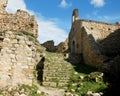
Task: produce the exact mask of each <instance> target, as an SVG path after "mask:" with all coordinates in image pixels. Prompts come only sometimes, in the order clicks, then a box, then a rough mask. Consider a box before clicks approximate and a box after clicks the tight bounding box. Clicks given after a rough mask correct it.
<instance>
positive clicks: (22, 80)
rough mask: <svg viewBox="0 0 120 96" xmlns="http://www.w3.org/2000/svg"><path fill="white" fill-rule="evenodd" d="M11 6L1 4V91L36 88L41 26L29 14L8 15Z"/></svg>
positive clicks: (23, 12)
mask: <svg viewBox="0 0 120 96" xmlns="http://www.w3.org/2000/svg"><path fill="white" fill-rule="evenodd" d="M7 2H8V0H0V87H1V88H2V87H10V86H11V87H12V86H18V85H21V84H28V85H32V82H33V77H34V76H33V68H34V66H35V64H36V63H37V60H36V56H37V55H36V54H37V52H36V50H37V49H36V45H35V43H34V42H35V40H34V39H36V38H37V36H38V25H37V22H36V19H35V16H31V15H30V14H29V13H27V12H26V11H22V10H18V11H17V12H16V13H15V14H9V13H7V12H6V11H5V8H6V6H7ZM22 32H24V33H25V32H26V33H27V35H25V34H22ZM19 33H20V34H19Z"/></svg>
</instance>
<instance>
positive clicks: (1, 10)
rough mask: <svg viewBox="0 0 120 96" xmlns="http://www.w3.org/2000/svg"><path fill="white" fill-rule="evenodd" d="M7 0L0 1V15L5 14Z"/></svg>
mask: <svg viewBox="0 0 120 96" xmlns="http://www.w3.org/2000/svg"><path fill="white" fill-rule="evenodd" d="M7 3H8V0H0V13H2V14H3V13H5V12H6V11H5V8H6V7H7Z"/></svg>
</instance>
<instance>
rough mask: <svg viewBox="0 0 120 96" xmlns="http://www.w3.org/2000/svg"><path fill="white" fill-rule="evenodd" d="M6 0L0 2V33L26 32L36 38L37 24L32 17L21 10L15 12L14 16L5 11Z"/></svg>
mask: <svg viewBox="0 0 120 96" xmlns="http://www.w3.org/2000/svg"><path fill="white" fill-rule="evenodd" d="M7 3H8V0H0V31H3V30H11V31H15V32H16V31H18V32H19V31H26V32H29V33H31V34H33V35H34V36H36V37H37V36H38V24H37V22H36V18H35V16H34V15H32V16H31V15H30V14H29V13H28V12H26V11H23V10H17V12H16V13H15V14H9V13H7V12H6V11H5V9H6V7H7Z"/></svg>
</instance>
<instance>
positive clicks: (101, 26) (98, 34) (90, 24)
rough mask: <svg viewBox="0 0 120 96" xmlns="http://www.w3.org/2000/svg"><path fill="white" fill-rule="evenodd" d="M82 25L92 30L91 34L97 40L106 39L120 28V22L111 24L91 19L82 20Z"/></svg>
mask: <svg viewBox="0 0 120 96" xmlns="http://www.w3.org/2000/svg"><path fill="white" fill-rule="evenodd" d="M80 22H81V23H82V26H84V27H86V28H87V29H88V30H90V33H89V34H92V35H93V37H94V39H95V41H96V42H97V41H99V40H102V39H105V38H106V37H107V36H108V35H110V34H111V33H113V32H114V31H115V30H117V29H119V28H120V25H119V24H110V23H104V22H97V21H91V20H80Z"/></svg>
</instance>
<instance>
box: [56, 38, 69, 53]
mask: <svg viewBox="0 0 120 96" xmlns="http://www.w3.org/2000/svg"><path fill="white" fill-rule="evenodd" d="M66 51H68V39H66V40H65V41H64V42H61V43H60V44H58V45H57V46H56V52H66Z"/></svg>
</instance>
